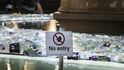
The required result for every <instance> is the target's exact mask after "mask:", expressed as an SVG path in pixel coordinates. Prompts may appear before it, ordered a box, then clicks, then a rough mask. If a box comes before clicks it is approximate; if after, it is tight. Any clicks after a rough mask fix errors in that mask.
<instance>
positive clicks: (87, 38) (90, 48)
mask: <svg viewBox="0 0 124 70" xmlns="http://www.w3.org/2000/svg"><path fill="white" fill-rule="evenodd" d="M73 37H74V38H73V39H74V48H79V49H80V51H79V52H81V54H82V55H83V58H84V56H85V57H86V58H84V59H89V57H91V56H93V55H95V56H107V57H109V58H110V60H111V61H117V62H119V61H120V62H122V60H123V62H124V37H123V36H109V35H97V34H85V33H74V34H73ZM84 54H85V55H84ZM101 54H102V55H101Z"/></svg>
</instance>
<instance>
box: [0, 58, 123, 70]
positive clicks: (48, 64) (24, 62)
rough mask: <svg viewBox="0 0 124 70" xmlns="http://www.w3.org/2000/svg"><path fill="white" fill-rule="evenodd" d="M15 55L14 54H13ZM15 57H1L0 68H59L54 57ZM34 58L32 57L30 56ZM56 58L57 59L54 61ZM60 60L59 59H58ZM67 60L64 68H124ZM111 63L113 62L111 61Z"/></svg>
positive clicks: (86, 69)
mask: <svg viewBox="0 0 124 70" xmlns="http://www.w3.org/2000/svg"><path fill="white" fill-rule="evenodd" d="M13 57H14V56H13ZM23 58H24V59H15V58H5V57H1V58H0V70H58V65H57V63H58V61H56V60H55V59H54V58H47V59H46V58H45V59H44V58H43V60H34V59H40V58H35V57H33V58H34V59H25V57H23ZM30 58H32V57H30ZM52 60H55V61H52ZM57 60H58V59H57ZM68 61H69V60H66V61H65V62H64V70H123V69H124V65H123V64H121V65H122V67H116V66H117V65H115V66H112V67H111V66H107V65H106V66H99V64H98V63H97V64H96V65H93V64H94V63H93V64H87V63H83V61H82V62H80V63H78V61H72V60H71V61H69V62H68ZM110 64H111V63H110Z"/></svg>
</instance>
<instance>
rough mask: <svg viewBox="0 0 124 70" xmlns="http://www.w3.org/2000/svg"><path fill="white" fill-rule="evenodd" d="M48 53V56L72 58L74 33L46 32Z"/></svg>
mask: <svg viewBox="0 0 124 70" xmlns="http://www.w3.org/2000/svg"><path fill="white" fill-rule="evenodd" d="M46 51H47V52H46V53H47V55H48V56H72V55H73V41H72V32H46Z"/></svg>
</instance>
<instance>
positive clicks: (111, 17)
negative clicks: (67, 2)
mask: <svg viewBox="0 0 124 70" xmlns="http://www.w3.org/2000/svg"><path fill="white" fill-rule="evenodd" d="M55 19H57V21H58V22H59V23H60V24H61V26H62V27H64V28H65V30H66V31H73V32H82V33H102V34H114V35H123V34H124V15H123V14H100V13H99V14H98V13H97V14H95V13H84V14H82V13H76V14H75V13H61V14H55Z"/></svg>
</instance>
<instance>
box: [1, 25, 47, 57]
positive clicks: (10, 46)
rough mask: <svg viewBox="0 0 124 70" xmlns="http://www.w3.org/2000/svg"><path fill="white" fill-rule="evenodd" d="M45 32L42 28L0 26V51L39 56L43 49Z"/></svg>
mask: <svg viewBox="0 0 124 70" xmlns="http://www.w3.org/2000/svg"><path fill="white" fill-rule="evenodd" d="M44 46H45V33H44V31H42V30H34V29H18V30H14V29H11V28H8V27H1V28H0V52H1V53H11V54H25V55H28V56H40V55H42V51H44V50H45V48H44Z"/></svg>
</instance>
